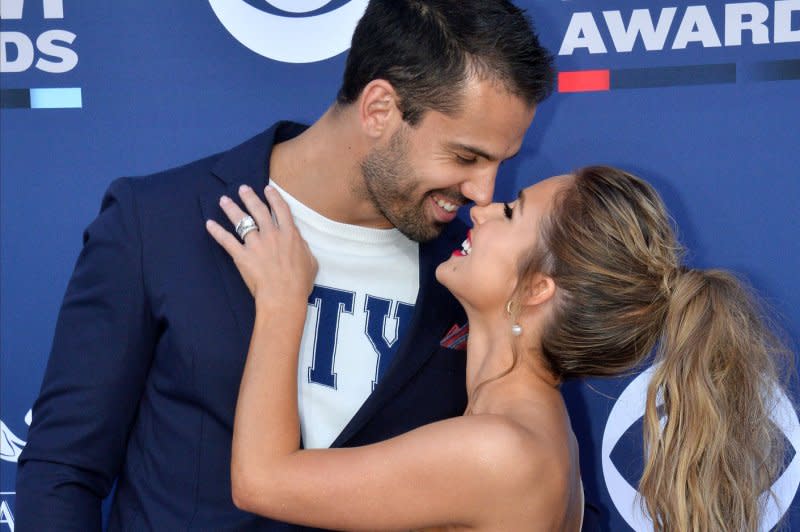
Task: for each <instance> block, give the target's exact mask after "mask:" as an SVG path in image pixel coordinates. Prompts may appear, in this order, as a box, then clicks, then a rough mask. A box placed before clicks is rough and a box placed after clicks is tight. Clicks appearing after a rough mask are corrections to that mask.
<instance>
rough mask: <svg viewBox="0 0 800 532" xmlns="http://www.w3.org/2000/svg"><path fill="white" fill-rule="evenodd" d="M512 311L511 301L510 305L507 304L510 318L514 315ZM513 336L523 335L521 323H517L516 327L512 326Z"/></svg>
mask: <svg viewBox="0 0 800 532" xmlns="http://www.w3.org/2000/svg"><path fill="white" fill-rule="evenodd" d="M511 310H512V309H511V300H509V301H508V303H506V312H507V313H508V315H509V316H511V315H512V314H513V313H512V312H511ZM511 334H513V335H514V336H519V335H521V334H522V326H521V325H520V324H519V323H515V324H514V325H512V326H511Z"/></svg>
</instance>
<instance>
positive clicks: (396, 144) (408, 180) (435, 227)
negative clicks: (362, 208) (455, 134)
mask: <svg viewBox="0 0 800 532" xmlns="http://www.w3.org/2000/svg"><path fill="white" fill-rule="evenodd" d="M361 174H362V175H363V177H364V185H365V187H366V190H367V193H368V194H369V197H370V200H371V201H372V204H373V205H374V206H375V208H376V209H377V210H378V211H379V212H380V213H381V214H382V215H383V216H384V217H385V218H386V219H387V220H389V222H391V224H392V225H393V226H395V227H396V228H397V229H398V230H399V231H400V232H401V233H403V234H404V235H406V236H407V237H408V238H410V239H411V240H414V241H416V242H427V241H429V240H433V239H434V238H436V237H437V236H439V234H440V233H441V232H442V230H443V229H444V225H445V224H443V223H441V222H438V221H436V220H428V219H427V218H426V216H425V202H426V201H427V200H428V198H429V196H430V193H426V194H424V195H423V196H422V197H420V198H418V199H417V198H415V191H416V189H417V186H418V184H419V180H418V178H417V176H416V174H415V173H414V170H413V168H411V165H410V164H409V162H408V138H407V133H405V132H404V131H403V130H400V131H397V132H396V133H395V134H394V135H392V138H391V139H389V145H388V146H387V147H386V148H376V149H374V150H372V151H371V152H370V153H368V154H367V156H366V157H365V158H364V160H363V161H362V162H361Z"/></svg>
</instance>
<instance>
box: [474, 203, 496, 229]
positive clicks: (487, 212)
mask: <svg viewBox="0 0 800 532" xmlns="http://www.w3.org/2000/svg"><path fill="white" fill-rule="evenodd" d="M499 207H500V204H499V203H490V204H489V205H483V206H480V205H475V206H474V207H472V208H471V209H470V210H469V218H470V220H472V224H473V225H480V224H482V223H484V222H485V221H486V220H489V219H491V218H493V217H494V216H497V215H498V214H499V212H500V208H499Z"/></svg>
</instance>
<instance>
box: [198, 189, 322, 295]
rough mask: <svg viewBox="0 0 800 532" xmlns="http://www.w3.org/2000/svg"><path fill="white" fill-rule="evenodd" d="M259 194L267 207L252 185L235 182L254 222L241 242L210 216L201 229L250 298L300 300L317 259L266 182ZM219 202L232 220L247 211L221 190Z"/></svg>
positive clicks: (308, 290)
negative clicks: (254, 227) (232, 267)
mask: <svg viewBox="0 0 800 532" xmlns="http://www.w3.org/2000/svg"><path fill="white" fill-rule="evenodd" d="M264 195H265V196H266V198H267V202H268V203H269V205H270V207H271V208H272V213H270V209H269V208H268V207H267V205H265V204H264V203H263V202H262V201H261V200H260V199H259V198H258V196H257V195H256V193H255V192H254V191H253V189H251V188H250V187H248V186H246V185H242V186H241V187H240V188H239V196H240V197H241V198H242V202H244V205H245V207H246V208H247V210H248V211H250V216H252V217H253V218H254V219H255V222H256V225H257V226H258V229H257V230H252V231H249V232H248V233H247V234H246V235H245V236H244V243H242V242H240V241H239V239H238V238H237V237H236V236H235V235H233V234H232V233H230V232H229V231H227V230H225V229H224V228H223V227H222V226H221V225H219V224H218V223H216V222H214V221H213V220H208V221H207V222H206V229H207V230H208V232H209V233H210V234H211V236H212V237H213V238H214V240H216V241H217V243H219V245H220V246H222V247H223V248H224V249H225V251H227V252H228V254H229V255H230V256H231V258H233V262H234V263H235V264H236V268H238V270H239V273H240V274H241V275H242V279H244V282H245V284H246V285H247V288H248V289H249V290H250V293H251V294H253V297H254V298H255V299H256V303H258V304H270V303H274V304H276V305H284V304H286V303H291V302H294V301H302V302H303V305H304V306H305V304H306V301H307V299H308V295H309V294H310V293H311V290H312V288H313V283H314V278H315V277H316V275H317V260H316V259H315V258H314V256H313V255H312V254H311V250H310V249H309V248H308V244H307V243H306V241H305V240H304V239H303V237H302V236H300V233H299V232H298V231H297V227H295V225H294V220H293V219H292V214H291V212H290V211H289V206H288V205H287V204H286V202H285V201H283V198H281V196H280V194H278V192H277V191H276V190H275V189H274V188H272V187H270V186H269V185H267V187H266V188H265V189H264ZM219 204H220V207H222V210H223V211H225V214H226V215H227V216H228V219H229V220H230V221H231V222H232V223H233V224H234V225H235V224H238V223H239V222H240V221H241V220H242V219H244V218H245V217H246V216H247V213H246V212H244V211H243V210H242V209H240V208H239V206H238V205H236V203H234V202H233V200H231V199H230V198H228V197H227V196H222V197H221V198H220V200H219Z"/></svg>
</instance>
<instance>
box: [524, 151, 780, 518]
mask: <svg viewBox="0 0 800 532" xmlns="http://www.w3.org/2000/svg"><path fill="white" fill-rule="evenodd" d="M541 231H542V234H541V235H540V239H539V244H538V245H537V246H536V249H534V250H532V251H531V253H530V255H529V256H528V257H526V259H525V260H524V262H523V264H521V265H520V266H521V276H520V278H521V279H522V280H523V281H522V283H521V286H520V289H524V280H525V279H528V278H530V276H531V275H532V274H533V273H535V272H543V273H546V274H548V275H550V276H552V278H553V279H554V281H555V284H556V286H557V287H558V289H557V291H556V296H555V301H554V312H553V315H552V319H551V320H550V321H549V323H548V324H547V325H546V327H545V329H544V331H543V336H542V351H543V356H544V359H545V360H546V362H547V363H548V364H549V366H550V369H551V370H552V372H553V373H554V374H555V375H557V376H559V377H562V378H569V377H585V376H602V375H618V374H620V373H624V372H628V371H630V370H631V369H633V368H635V367H637V366H638V365H640V364H641V363H642V362H643V361H644V360H645V359H647V357H648V355H649V354H650V353H651V351H652V350H653V348H654V347H656V346H657V350H656V355H655V359H654V361H653V362H654V364H655V365H656V370H655V373H654V376H653V379H652V381H651V383H650V387H649V390H648V396H647V404H646V410H645V422H644V427H645V431H644V432H645V449H646V455H647V458H646V464H645V469H644V475H643V477H642V479H641V482H640V485H639V491H640V493H641V494H642V495H643V496H644V501H645V504H646V506H647V510H648V512H649V514H650V516H651V518H652V519H653V524H654V526H655V529H656V530H659V531H689V530H757V529H758V527H759V519H760V516H761V513H762V503H763V501H764V500H766V498H763V499H761V501H762V503H760V502H759V501H760V496H761V495H762V493H764V492H765V491H767V490H769V488H770V486H771V484H772V482H773V481H774V479H775V478H776V477H777V474H778V473H779V468H780V467H781V465H782V462H783V458H784V455H783V435H782V434H781V432H780V431H779V430H778V429H777V427H776V426H775V425H774V424H773V423H771V421H770V413H771V411H772V408H773V406H774V399H775V395H774V391H775V390H778V389H780V382H779V379H778V371H779V367H778V360H780V359H779V358H778V357H777V356H776V355H781V356H782V357H785V355H786V354H787V352H786V350H785V349H784V348H783V347H782V346H781V343H780V341H778V340H777V339H776V336H775V335H773V334H772V332H771V331H770V328H769V327H768V326H767V325H766V324H765V323H766V322H765V321H764V320H763V318H762V315H763V314H762V312H761V311H760V308H759V306H758V305H757V304H756V302H755V299H754V298H753V297H751V296H750V295H749V293H748V291H747V290H746V289H744V288H743V286H742V285H741V284H740V283H739V282H738V281H737V280H736V279H735V278H734V277H733V276H732V275H730V274H728V273H725V272H722V271H719V270H710V271H700V270H687V269H686V268H684V267H683V266H682V248H681V246H680V245H679V244H678V242H677V240H676V238H675V235H674V232H673V229H672V226H671V221H670V218H669V216H668V214H667V212H666V209H665V207H664V205H663V203H662V202H661V199H660V198H659V196H658V194H657V193H656V192H655V190H654V189H653V188H652V187H651V186H650V185H648V184H647V183H645V182H644V181H642V180H640V179H638V178H636V177H634V176H632V175H630V174H628V173H625V172H623V171H620V170H617V169H614V168H608V167H588V168H584V169H582V170H580V171H578V172H576V173H575V175H574V178H573V179H572V181H571V182H570V183H569V184H567V185H565V188H564V189H563V190H562V191H561V192H560V193H559V194H558V195H557V198H556V201H555V205H554V208H553V210H552V212H551V214H550V216H549V217H548V218H547V220H545V223H544V224H543V226H542V230H541ZM786 359H787V360H788V357H786ZM662 401H663V405H662Z"/></svg>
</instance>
